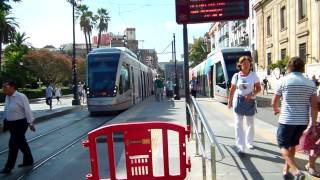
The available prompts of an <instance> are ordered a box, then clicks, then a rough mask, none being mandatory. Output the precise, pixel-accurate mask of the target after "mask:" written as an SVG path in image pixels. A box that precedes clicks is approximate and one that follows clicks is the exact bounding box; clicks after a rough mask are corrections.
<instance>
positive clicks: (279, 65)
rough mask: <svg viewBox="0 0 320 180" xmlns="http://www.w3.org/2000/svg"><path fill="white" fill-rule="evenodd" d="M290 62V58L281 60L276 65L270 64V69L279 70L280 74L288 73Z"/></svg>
mask: <svg viewBox="0 0 320 180" xmlns="http://www.w3.org/2000/svg"><path fill="white" fill-rule="evenodd" d="M288 61H289V57H288V56H286V57H285V58H284V59H281V60H278V61H277V62H275V63H272V64H269V65H268V68H269V69H271V70H274V69H276V68H278V69H279V71H280V74H285V72H286V71H287V64H288Z"/></svg>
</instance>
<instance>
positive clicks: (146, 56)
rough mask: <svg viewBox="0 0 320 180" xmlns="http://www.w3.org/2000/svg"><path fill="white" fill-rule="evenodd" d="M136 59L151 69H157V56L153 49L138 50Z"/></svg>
mask: <svg viewBox="0 0 320 180" xmlns="http://www.w3.org/2000/svg"><path fill="white" fill-rule="evenodd" d="M137 55H138V59H139V61H140V62H142V63H143V64H145V65H147V66H149V67H150V68H152V69H158V56H157V52H156V50H155V49H139V50H138V53H137Z"/></svg>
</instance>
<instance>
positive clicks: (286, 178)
mask: <svg viewBox="0 0 320 180" xmlns="http://www.w3.org/2000/svg"><path fill="white" fill-rule="evenodd" d="M282 177H283V179H284V180H292V179H293V175H292V174H291V173H290V172H288V173H287V174H283V175H282Z"/></svg>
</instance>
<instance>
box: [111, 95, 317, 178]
mask: <svg viewBox="0 0 320 180" xmlns="http://www.w3.org/2000/svg"><path fill="white" fill-rule="evenodd" d="M197 100H198V101H199V104H200V106H201V107H202V108H203V112H204V113H205V115H206V116H207V118H208V120H209V123H210V126H211V128H212V129H213V132H214V133H215V135H216V137H217V140H218V142H219V144H220V145H221V146H222V149H223V151H224V153H225V155H226V158H225V159H223V160H220V159H221V158H220V155H219V152H218V151H217V150H216V154H217V160H218V161H217V163H216V166H217V179H218V180H220V179H226V180H230V179H236V180H241V179H245V180H248V179H253V180H260V179H261V180H262V179H282V166H283V159H282V158H281V154H280V153H279V148H278V147H277V144H276V139H275V135H276V126H273V125H271V124H268V123H265V122H264V121H262V120H259V119H256V120H255V127H256V135H255V142H254V143H255V144H254V145H255V149H253V150H247V151H246V153H247V154H246V155H244V156H243V157H239V156H238V155H237V154H236V151H235V148H234V141H235V140H234V126H233V114H232V112H231V110H229V109H227V108H226V106H225V105H223V104H221V103H218V102H215V101H213V100H209V99H207V98H198V99H197ZM133 121H164V122H174V123H177V124H180V125H184V126H185V125H186V117H185V101H184V99H181V100H180V101H167V100H163V101H161V102H155V101H154V100H153V99H152V98H149V99H148V100H146V101H144V102H142V103H140V104H138V105H136V106H134V107H132V108H130V109H129V110H128V111H125V112H124V113H122V114H120V115H119V116H118V117H116V118H115V119H114V120H112V121H110V122H109V123H120V122H133ZM168 137H169V157H170V158H171V160H170V167H169V168H170V173H171V174H172V173H177V172H179V165H177V163H178V162H179V159H178V157H177V156H178V155H177V153H176V152H177V149H176V148H177V144H176V142H177V141H176V137H175V136H170V135H169V136H168ZM206 143H207V144H208V142H206ZM152 146H153V148H152V151H153V159H154V163H153V164H154V173H155V174H156V175H161V174H163V168H162V166H163V162H162V161H161V157H162V148H161V147H162V138H161V133H159V132H154V133H152ZM206 152H207V153H208V154H209V148H208V147H206ZM187 156H190V157H191V173H190V174H189V175H188V177H187V178H186V179H190V180H195V179H198V180H200V179H201V180H202V164H201V158H200V157H197V156H195V141H194V140H192V141H191V142H189V143H188V144H187ZM297 157H298V158H297V159H298V161H297V162H298V164H299V167H300V168H302V167H303V165H304V164H305V163H306V162H307V157H306V156H305V155H301V154H298V155H297ZM206 163H207V179H211V178H210V177H211V175H210V171H209V169H210V164H209V160H207V161H206ZM123 167H125V165H124V152H123V153H122V155H121V158H120V160H119V161H118V163H117V169H119V171H120V172H121V174H123V173H124V172H123V171H125V170H124V169H123ZM177 168H178V169H177ZM306 175H307V173H306ZM306 179H311V178H310V177H308V178H306Z"/></svg>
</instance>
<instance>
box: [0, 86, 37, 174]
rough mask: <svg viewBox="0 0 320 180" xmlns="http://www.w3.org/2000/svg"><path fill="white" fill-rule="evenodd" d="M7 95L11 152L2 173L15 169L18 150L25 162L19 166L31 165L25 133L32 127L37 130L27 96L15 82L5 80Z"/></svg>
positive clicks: (5, 113)
mask: <svg viewBox="0 0 320 180" xmlns="http://www.w3.org/2000/svg"><path fill="white" fill-rule="evenodd" d="M2 88H3V92H4V94H5V95H6V98H5V108H4V118H5V120H4V124H5V126H4V131H7V130H8V131H9V132H10V139H9V154H8V159H7V162H6V165H5V167H4V169H3V170H2V171H1V173H2V174H9V173H10V172H11V170H12V169H13V167H14V165H15V163H16V159H17V155H18V151H19V150H20V151H21V152H22V153H23V163H22V164H20V165H18V167H24V166H30V165H32V164H33V157H32V154H31V150H30V148H29V145H28V143H27V141H26V138H25V133H26V131H27V129H28V127H29V128H30V130H31V131H35V130H36V129H35V126H34V124H33V116H32V112H31V109H30V104H29V101H28V98H27V96H25V95H24V94H22V93H20V92H18V91H17V90H16V84H15V83H14V82H10V81H8V82H5V83H4V84H3V86H2Z"/></svg>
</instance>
